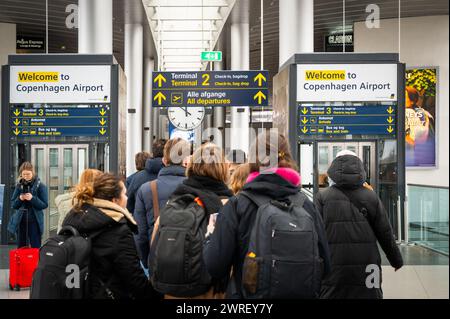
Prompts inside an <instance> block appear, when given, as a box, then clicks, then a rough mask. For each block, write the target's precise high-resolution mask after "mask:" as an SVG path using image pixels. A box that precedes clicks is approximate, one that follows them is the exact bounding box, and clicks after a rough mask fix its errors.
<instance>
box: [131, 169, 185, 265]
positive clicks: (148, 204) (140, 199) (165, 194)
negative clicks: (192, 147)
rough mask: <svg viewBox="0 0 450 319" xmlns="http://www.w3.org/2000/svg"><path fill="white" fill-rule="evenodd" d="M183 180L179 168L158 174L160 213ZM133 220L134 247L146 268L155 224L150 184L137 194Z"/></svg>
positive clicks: (164, 170) (142, 187)
mask: <svg viewBox="0 0 450 319" xmlns="http://www.w3.org/2000/svg"><path fill="white" fill-rule="evenodd" d="M185 179H186V177H185V169H184V167H181V166H169V167H164V168H163V169H162V170H161V171H160V172H159V175H158V179H157V188H158V200H159V209H160V211H161V210H162V209H163V208H164V206H166V203H167V201H168V199H169V197H170V195H172V193H173V192H174V191H175V189H176V188H177V187H178V185H180V184H181V183H182V182H183V181H184V180H185ZM134 219H135V220H136V222H137V224H138V235H137V236H136V237H135V240H136V246H137V249H138V253H139V256H140V257H141V260H142V263H143V264H144V266H145V267H146V268H148V267H147V259H148V254H149V250H150V238H151V236H152V232H153V225H154V224H155V219H154V217H153V193H152V190H151V186H150V182H148V183H145V184H144V185H142V186H141V188H140V189H139V191H138V192H137V195H136V207H135V210H134Z"/></svg>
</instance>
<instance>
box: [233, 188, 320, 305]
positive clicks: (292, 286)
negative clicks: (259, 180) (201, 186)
mask: <svg viewBox="0 0 450 319" xmlns="http://www.w3.org/2000/svg"><path fill="white" fill-rule="evenodd" d="M241 194H242V195H243V196H245V197H247V198H249V199H250V200H251V201H252V202H254V203H255V204H256V205H257V206H258V211H257V214H256V219H255V222H254V225H253V228H252V231H251V235H250V241H249V247H248V252H247V254H246V257H245V261H244V267H243V272H242V275H243V278H242V284H243V287H242V288H243V289H242V291H243V294H244V297H245V298H248V299H313V298H318V296H319V292H320V283H321V280H322V273H323V261H322V259H321V258H320V256H319V244H318V234H317V231H316V227H315V223H314V219H313V217H312V216H311V215H310V214H309V213H308V212H307V211H306V210H305V208H304V207H303V205H304V203H305V201H306V200H308V199H307V198H306V196H305V195H304V194H302V193H301V192H299V193H298V194H296V195H293V196H290V197H289V198H287V199H286V200H285V201H278V200H273V199H270V198H268V197H265V196H261V195H257V194H253V193H249V192H242V193H241Z"/></svg>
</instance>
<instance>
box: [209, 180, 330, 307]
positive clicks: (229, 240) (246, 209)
mask: <svg viewBox="0 0 450 319" xmlns="http://www.w3.org/2000/svg"><path fill="white" fill-rule="evenodd" d="M243 191H246V192H250V193H257V194H260V195H265V196H268V197H269V198H272V199H277V200H283V199H286V198H287V197H289V196H292V195H295V194H297V193H298V192H299V191H300V190H299V188H298V186H295V185H293V184H291V183H290V182H288V181H287V180H286V179H284V178H283V177H281V176H280V175H279V174H261V175H259V176H258V177H257V178H256V179H254V180H253V181H251V182H249V183H248V184H246V185H245V186H244V188H243ZM303 207H304V208H305V210H306V211H307V212H308V213H310V214H311V216H312V217H313V218H314V221H315V224H316V229H317V233H318V236H319V254H320V256H321V257H322V258H323V260H324V266H325V267H324V270H325V273H327V272H328V271H329V265H330V257H329V251H328V245H327V242H326V237H325V230H324V229H323V224H322V221H321V218H320V216H319V214H318V212H317V211H316V209H315V208H314V205H313V203H312V202H311V201H309V200H307V201H305V204H304V206H303ZM257 210H258V207H257V206H256V204H255V203H253V202H252V201H250V199H248V198H247V197H245V196H243V195H238V196H237V197H233V198H231V199H230V201H229V202H228V203H227V204H226V205H225V206H224V208H223V209H222V211H221V213H220V214H219V216H218V217H217V221H216V227H215V230H214V233H213V234H212V235H211V236H210V238H209V240H207V241H206V243H205V246H204V260H205V263H206V267H207V269H208V271H209V273H210V275H211V276H212V277H214V278H223V277H224V276H227V275H229V274H230V272H231V269H233V277H232V279H231V282H230V284H231V286H229V289H228V292H227V295H228V298H243V294H242V269H243V264H244V258H245V255H246V254H247V252H248V245H249V239H250V233H251V230H252V228H253V224H254V222H255V218H256V212H257Z"/></svg>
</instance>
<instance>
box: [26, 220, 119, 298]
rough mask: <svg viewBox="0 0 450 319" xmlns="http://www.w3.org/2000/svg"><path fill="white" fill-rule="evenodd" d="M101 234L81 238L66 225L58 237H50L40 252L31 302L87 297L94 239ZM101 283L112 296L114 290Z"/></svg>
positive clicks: (34, 275) (32, 286)
mask: <svg viewBox="0 0 450 319" xmlns="http://www.w3.org/2000/svg"><path fill="white" fill-rule="evenodd" d="M98 234H100V232H96V233H93V234H90V235H89V236H82V235H80V233H79V232H78V230H76V229H75V228H74V227H72V226H64V227H62V229H61V230H60V232H59V233H58V234H57V235H56V236H54V237H51V238H49V239H48V240H47V241H46V242H45V243H44V244H43V245H42V247H41V248H40V249H39V264H38V266H37V268H36V270H35V272H34V274H33V282H32V285H31V292H30V299H84V298H87V297H88V293H89V285H88V282H89V264H90V255H91V249H92V246H91V239H92V238H93V237H94V236H97V235H98ZM78 279H79V280H78ZM101 284H102V286H103V287H104V288H105V289H106V293H107V295H108V297H110V296H111V295H112V293H111V291H110V290H109V289H108V288H106V287H105V286H104V285H103V283H101Z"/></svg>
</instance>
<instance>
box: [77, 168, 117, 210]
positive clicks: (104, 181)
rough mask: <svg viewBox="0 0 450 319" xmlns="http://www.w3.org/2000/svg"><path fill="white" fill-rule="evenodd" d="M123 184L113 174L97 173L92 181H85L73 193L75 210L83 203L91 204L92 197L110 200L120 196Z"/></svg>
mask: <svg viewBox="0 0 450 319" xmlns="http://www.w3.org/2000/svg"><path fill="white" fill-rule="evenodd" d="M123 187H124V184H123V182H122V181H121V180H120V178H119V177H117V176H116V175H114V174H111V173H105V174H100V175H98V176H97V177H96V178H95V179H94V182H93V183H86V184H84V185H82V186H80V187H79V188H77V192H76V193H75V196H74V197H75V199H76V201H77V202H76V205H75V206H74V207H75V209H76V210H80V209H81V207H82V206H83V205H84V204H86V203H87V204H92V203H93V202H94V198H98V199H104V200H107V201H112V200H113V199H114V198H120V195H121V193H122V190H123Z"/></svg>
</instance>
